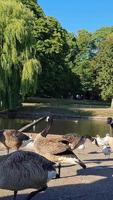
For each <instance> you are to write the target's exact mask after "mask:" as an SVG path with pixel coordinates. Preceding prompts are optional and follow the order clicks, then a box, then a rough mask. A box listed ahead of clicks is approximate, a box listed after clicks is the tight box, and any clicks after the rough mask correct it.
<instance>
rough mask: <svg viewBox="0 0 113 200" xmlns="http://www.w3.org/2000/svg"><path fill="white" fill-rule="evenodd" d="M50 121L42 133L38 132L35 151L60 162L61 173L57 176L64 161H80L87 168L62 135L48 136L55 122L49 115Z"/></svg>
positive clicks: (74, 162)
mask: <svg viewBox="0 0 113 200" xmlns="http://www.w3.org/2000/svg"><path fill="white" fill-rule="evenodd" d="M48 121H49V123H47V127H46V128H45V129H44V130H43V131H42V132H41V133H40V134H37V136H36V138H35V140H34V149H35V152H36V153H38V154H40V155H42V156H44V157H46V158H47V159H48V160H51V161H53V162H55V163H57V164H59V174H58V176H57V177H60V168H61V164H62V163H69V164H76V163H78V164H79V165H80V166H81V167H83V168H84V169H85V168H86V165H85V164H84V163H83V162H82V161H81V160H80V159H79V158H78V157H77V156H76V155H75V153H74V152H73V149H72V148H71V145H70V143H69V141H67V140H65V139H64V138H62V137H61V138H62V139H57V140H56V139H53V138H51V137H50V138H47V137H46V136H47V134H48V131H49V129H50V127H51V124H52V122H53V119H52V117H49V118H48Z"/></svg>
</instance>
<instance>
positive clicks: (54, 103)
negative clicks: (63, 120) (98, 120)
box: [21, 98, 113, 117]
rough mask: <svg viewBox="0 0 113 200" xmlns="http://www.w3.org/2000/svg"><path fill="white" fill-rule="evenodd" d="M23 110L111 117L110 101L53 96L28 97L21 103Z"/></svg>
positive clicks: (74, 115)
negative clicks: (57, 97)
mask: <svg viewBox="0 0 113 200" xmlns="http://www.w3.org/2000/svg"><path fill="white" fill-rule="evenodd" d="M21 110H23V111H28V112H38V113H48V112H51V113H53V114H54V115H57V116H61V115H63V116H65V117H66V116H69V117H113V109H111V108H110V103H106V102H103V101H90V100H69V99H53V98H29V99H27V101H26V102H24V103H23V107H22V108H21Z"/></svg>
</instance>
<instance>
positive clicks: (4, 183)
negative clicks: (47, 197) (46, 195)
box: [0, 150, 56, 200]
mask: <svg viewBox="0 0 113 200" xmlns="http://www.w3.org/2000/svg"><path fill="white" fill-rule="evenodd" d="M54 164H55V163H53V162H51V161H49V160H47V159H46V158H44V157H42V156H40V155H38V154H36V153H34V152H29V151H21V150H19V151H16V152H13V153H11V154H8V155H4V156H0V188H1V189H6V190H12V191H14V198H13V200H16V196H17V192H18V191H19V190H23V189H28V188H34V189H36V191H34V192H32V193H30V194H29V195H28V197H27V198H26V200H30V199H31V198H32V197H34V196H35V195H36V194H37V193H38V192H41V191H44V190H46V189H47V182H48V181H49V180H51V179H52V178H54V177H56V169H55V167H54Z"/></svg>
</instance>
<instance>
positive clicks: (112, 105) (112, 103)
mask: <svg viewBox="0 0 113 200" xmlns="http://www.w3.org/2000/svg"><path fill="white" fill-rule="evenodd" d="M111 108H113V98H112V99H111Z"/></svg>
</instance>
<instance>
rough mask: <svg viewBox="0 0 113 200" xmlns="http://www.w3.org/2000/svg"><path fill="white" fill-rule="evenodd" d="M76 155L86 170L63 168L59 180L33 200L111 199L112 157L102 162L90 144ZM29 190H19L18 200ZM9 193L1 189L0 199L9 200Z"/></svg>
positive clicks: (112, 185)
mask: <svg viewBox="0 0 113 200" xmlns="http://www.w3.org/2000/svg"><path fill="white" fill-rule="evenodd" d="M76 152H77V155H78V156H79V157H80V158H81V159H82V160H84V162H85V163H86V165H87V169H85V170H84V169H82V168H81V167H79V166H78V165H76V166H69V167H63V168H62V171H61V176H62V177H61V178H60V179H57V180H52V181H51V182H50V183H49V184H48V186H49V188H48V190H47V191H46V192H43V193H40V194H37V195H36V197H34V198H33V200H113V154H111V158H110V159H105V157H104V155H103V153H102V152H101V149H100V148H98V147H96V146H95V145H94V144H91V143H90V142H87V143H86V148H85V150H79V151H78V150H76ZM2 153H3V152H2ZM30 191H32V190H23V191H20V192H19V195H18V198H17V200H24V199H25V197H26V194H28V193H29V192H30ZM12 194H13V192H10V191H6V190H0V200H12Z"/></svg>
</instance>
